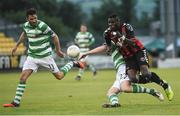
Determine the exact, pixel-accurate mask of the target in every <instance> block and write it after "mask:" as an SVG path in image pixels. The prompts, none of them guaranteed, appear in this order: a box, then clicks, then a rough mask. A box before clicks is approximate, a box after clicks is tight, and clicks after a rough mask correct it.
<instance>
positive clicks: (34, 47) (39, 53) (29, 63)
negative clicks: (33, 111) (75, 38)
mask: <svg viewBox="0 0 180 116" xmlns="http://www.w3.org/2000/svg"><path fill="white" fill-rule="evenodd" d="M26 16H27V22H26V23H24V25H23V32H22V33H21V35H20V37H19V40H18V42H17V44H16V46H15V47H14V48H13V50H12V55H14V53H15V51H16V49H17V48H18V46H19V45H20V43H21V42H23V41H24V40H25V39H26V38H27V39H28V42H29V46H28V57H27V59H26V61H25V63H24V65H23V69H22V73H21V75H20V81H19V84H18V86H17V89H16V95H15V98H14V100H13V101H12V102H11V103H10V104H3V106H4V107H19V106H20V101H21V98H22V96H23V93H24V90H25V88H26V81H27V79H28V78H29V76H30V75H31V74H32V73H33V72H36V71H37V69H38V68H39V66H42V67H45V68H47V69H49V70H50V71H51V72H52V74H53V75H54V76H55V77H56V78H57V79H58V80H61V79H62V78H63V77H64V76H65V75H66V73H67V72H68V71H69V70H70V69H71V68H72V67H73V66H76V67H79V68H84V64H83V63H81V62H77V61H71V62H69V63H67V64H66V65H65V66H63V67H61V68H60V70H59V69H58V67H57V65H56V63H55V61H54V59H53V58H52V55H51V54H52V49H51V46H50V40H51V39H52V41H53V42H54V45H55V48H56V49H55V50H56V54H57V55H58V56H60V57H64V55H65V54H64V53H63V52H62V51H61V47H60V43H59V38H58V36H57V35H56V34H55V33H54V32H53V31H52V30H51V28H50V27H49V26H48V25H47V24H46V23H44V22H43V21H40V20H38V18H37V13H36V9H34V8H31V9H28V10H27V12H26Z"/></svg>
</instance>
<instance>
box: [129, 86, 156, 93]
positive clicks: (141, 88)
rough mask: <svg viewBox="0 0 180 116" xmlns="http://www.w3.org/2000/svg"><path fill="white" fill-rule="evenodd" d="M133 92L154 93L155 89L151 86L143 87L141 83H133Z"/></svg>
mask: <svg viewBox="0 0 180 116" xmlns="http://www.w3.org/2000/svg"><path fill="white" fill-rule="evenodd" d="M132 92H133V93H148V94H151V95H152V94H154V92H155V90H154V89H149V88H145V87H142V86H140V85H136V84H133V85H132Z"/></svg>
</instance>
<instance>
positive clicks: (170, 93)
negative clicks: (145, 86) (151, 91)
mask: <svg viewBox="0 0 180 116" xmlns="http://www.w3.org/2000/svg"><path fill="white" fill-rule="evenodd" d="M147 80H148V81H151V82H155V83H156V84H158V85H160V86H161V87H163V89H164V90H165V93H166V96H167V98H168V100H169V101H171V100H172V99H173V97H174V92H173V91H172V88H171V86H170V84H169V83H167V82H166V81H165V80H162V79H161V78H160V77H159V76H158V75H157V74H156V73H154V72H151V73H150V74H148V75H140V76H139V82H138V83H147V82H148V81H147Z"/></svg>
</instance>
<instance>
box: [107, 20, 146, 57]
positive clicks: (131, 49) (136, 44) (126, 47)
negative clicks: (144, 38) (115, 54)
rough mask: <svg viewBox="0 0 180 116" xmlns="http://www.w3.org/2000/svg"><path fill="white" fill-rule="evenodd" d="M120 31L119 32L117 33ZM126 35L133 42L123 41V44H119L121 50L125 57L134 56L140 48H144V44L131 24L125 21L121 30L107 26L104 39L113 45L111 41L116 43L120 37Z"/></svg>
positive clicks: (109, 44)
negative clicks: (114, 29) (135, 33)
mask: <svg viewBox="0 0 180 116" xmlns="http://www.w3.org/2000/svg"><path fill="white" fill-rule="evenodd" d="M117 33H119V34H117ZM122 35H124V36H125V37H126V38H127V39H129V40H130V41H131V42H132V43H133V44H130V43H128V42H125V43H123V45H122V46H119V51H120V52H121V54H122V55H123V57H124V58H129V57H131V56H133V55H134V54H135V53H136V52H138V51H139V50H142V49H144V45H143V44H142V42H140V41H139V40H138V39H137V38H136V37H135V36H134V30H133V28H132V26H131V25H130V24H127V23H123V24H122V25H120V27H119V30H118V31H116V32H114V31H113V30H111V29H110V28H107V29H106V30H105V31H104V39H105V40H106V44H107V45H108V46H111V42H112V43H114V44H116V43H117V42H118V38H119V37H120V36H122Z"/></svg>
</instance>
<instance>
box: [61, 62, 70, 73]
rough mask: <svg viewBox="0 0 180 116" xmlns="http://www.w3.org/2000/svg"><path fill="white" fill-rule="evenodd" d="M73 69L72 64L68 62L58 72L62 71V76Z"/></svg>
mask: <svg viewBox="0 0 180 116" xmlns="http://www.w3.org/2000/svg"><path fill="white" fill-rule="evenodd" d="M72 67H73V62H72V61H71V62H69V63H67V64H66V65H65V66H63V67H62V68H61V69H60V71H62V72H63V73H64V76H65V75H66V74H67V73H68V72H69V70H71V69H72Z"/></svg>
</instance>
